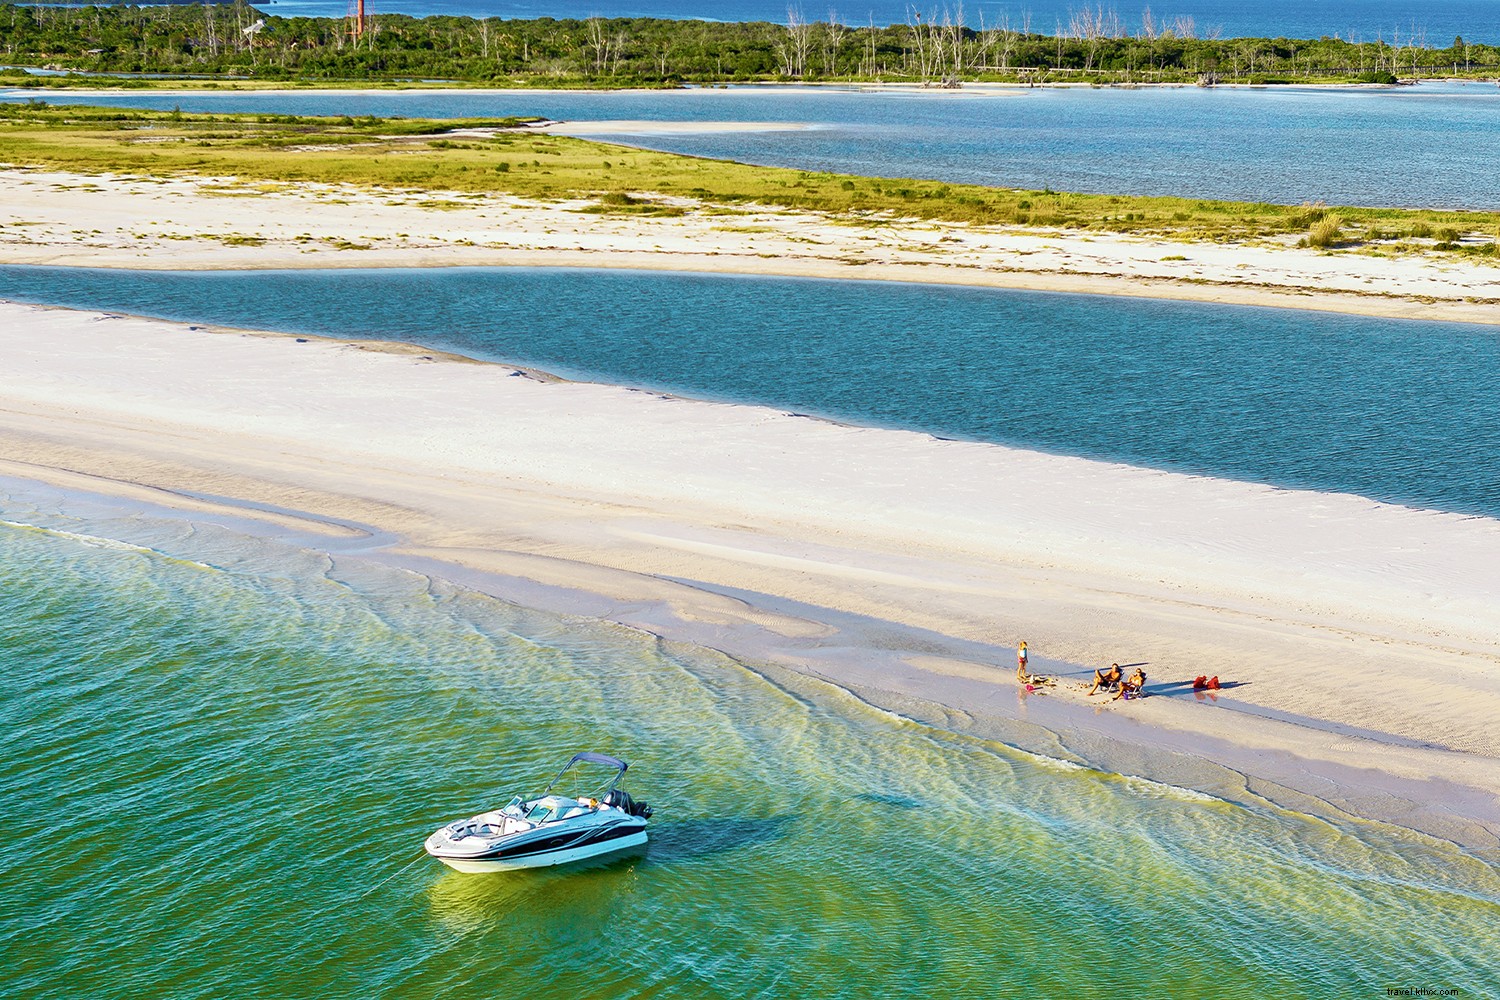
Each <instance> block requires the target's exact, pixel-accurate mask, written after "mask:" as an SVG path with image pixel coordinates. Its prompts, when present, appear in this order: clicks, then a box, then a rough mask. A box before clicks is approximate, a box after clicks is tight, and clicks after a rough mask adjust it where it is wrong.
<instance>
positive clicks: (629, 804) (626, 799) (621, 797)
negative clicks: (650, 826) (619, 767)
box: [604, 788, 651, 819]
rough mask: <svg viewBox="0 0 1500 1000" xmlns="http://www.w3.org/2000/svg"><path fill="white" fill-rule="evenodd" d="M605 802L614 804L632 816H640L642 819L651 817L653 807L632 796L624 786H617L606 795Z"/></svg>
mask: <svg viewBox="0 0 1500 1000" xmlns="http://www.w3.org/2000/svg"><path fill="white" fill-rule="evenodd" d="M604 804H605V805H610V806H614V807H615V808H616V809H620V810H622V811H624V812H626V813H628V814H630V815H631V816H639V817H640V818H641V819H650V818H651V807H650V806H649V805H647V804H646V803H644V802H637V801H636V800H635V799H633V798H631V797H630V793H629V792H627V791H626V790H625V789H623V788H616V789H615V790H614V791H612V792H610V793H609V794H608V795H606V796H605V797H604Z"/></svg>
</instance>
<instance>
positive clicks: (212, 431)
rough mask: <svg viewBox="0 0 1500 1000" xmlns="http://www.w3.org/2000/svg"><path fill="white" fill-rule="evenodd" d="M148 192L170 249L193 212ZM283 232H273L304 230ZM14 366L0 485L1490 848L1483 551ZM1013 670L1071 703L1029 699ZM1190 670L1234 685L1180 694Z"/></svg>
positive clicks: (1143, 479) (1369, 520)
mask: <svg viewBox="0 0 1500 1000" xmlns="http://www.w3.org/2000/svg"><path fill="white" fill-rule="evenodd" d="M25 180H26V182H27V183H28V184H35V183H36V181H37V177H36V175H27V176H26V178H25ZM6 183H7V184H9V185H10V186H11V187H10V190H12V191H15V190H24V189H25V188H24V186H23V185H20V184H19V182H18V180H17V178H16V177H15V176H11V177H10V178H9V179H8V180H7V181H6ZM91 197H93V196H89V195H84V196H83V198H82V199H81V200H83V201H85V202H87V203H88V204H90V205H91V206H92V207H93V208H94V209H95V210H97V211H99V212H101V213H104V212H105V210H106V209H107V205H108V203H107V201H106V200H103V198H102V196H100V198H99V200H95V201H89V200H88V199H89V198H91ZM159 197H160V201H159V202H158V203H157V204H156V207H155V211H154V217H155V218H156V219H157V220H158V224H159V225H162V226H169V225H174V224H176V223H173V222H172V221H171V220H172V219H173V218H175V217H176V216H175V215H174V213H178V212H181V211H186V210H187V209H188V207H189V206H193V205H196V204H199V203H200V202H202V201H206V200H207V198H206V196H203V195H194V194H192V193H191V192H187V193H184V194H181V195H177V194H174V193H173V188H172V186H164V188H163V190H161V191H160V194H159ZM44 203H45V199H44V198H42V197H41V196H40V195H37V196H36V199H35V200H34V201H33V203H32V204H31V206H30V207H31V209H33V210H34V209H35V207H36V206H37V205H42V204H44ZM213 204H215V205H223V206H228V207H229V208H231V209H233V208H234V207H235V206H237V205H242V204H244V203H243V202H241V201H237V200H234V199H221V200H215V201H214V202H213ZM270 204H271V205H272V206H275V207H274V208H270V209H267V210H266V212H265V213H264V214H265V215H266V216H267V218H265V219H264V220H262V222H261V223H260V224H261V225H263V226H265V227H266V231H271V230H272V229H274V227H277V226H281V225H288V224H289V222H288V220H285V219H282V218H280V217H278V216H277V215H276V213H277V212H278V211H282V210H283V206H292V205H296V204H298V202H297V200H296V198H294V197H291V196H286V197H281V196H278V198H276V199H272V200H271V201H270ZM366 207H368V206H337V205H331V206H328V212H327V213H326V217H327V219H329V220H332V221H331V222H327V223H320V222H319V221H318V220H314V219H311V218H305V219H304V220H303V222H302V228H306V227H308V226H317V225H320V224H328V225H335V224H341V223H347V222H349V221H350V220H352V219H354V218H356V217H358V216H357V212H358V210H360V209H362V208H366ZM491 210H492V211H493V210H494V209H491ZM7 211H17V206H16V204H15V203H14V202H8V203H7ZM57 211H60V209H57ZM287 211H290V209H289V208H288V209H287ZM507 211H513V212H517V213H522V212H524V211H528V210H525V209H520V208H515V209H507ZM345 212H347V213H349V214H348V215H345V214H343V213H345ZM520 217H521V216H519V215H517V216H509V217H508V218H513V219H515V218H520ZM375 221H378V220H371V219H369V218H368V217H365V218H364V221H363V224H364V225H366V226H371V227H373V226H374V225H375ZM239 222H240V224H243V225H248V224H249V223H250V220H249V219H248V218H243V219H241V220H239ZM56 224H57V223H56V222H53V223H49V225H56ZM112 224H118V221H117V220H116V219H114V218H108V217H106V218H101V219H99V221H98V222H96V226H97V227H98V228H101V229H104V228H105V227H106V226H110V225H112ZM28 228H30V229H33V230H34V229H36V228H37V227H28ZM5 231H6V232H7V233H10V232H11V230H10V227H7V229H6V230H5ZM606 242H607V240H606ZM8 252H9V253H12V254H14V252H15V247H14V246H13V245H12V246H11V247H10V250H9V251H8ZM86 252H88V251H87V250H86V249H85V250H80V251H77V252H76V253H75V254H74V255H73V256H68V255H67V254H66V253H65V252H63V251H61V250H60V251H59V253H60V254H62V255H63V256H67V257H68V259H70V260H73V261H75V262H81V261H80V260H79V255H81V254H84V253H86ZM196 252H197V251H195V250H194V248H192V247H189V248H188V250H187V257H188V259H195V260H201V261H203V262H204V263H205V264H206V263H207V262H209V261H217V260H220V259H221V258H220V257H218V256H216V255H215V254H214V253H213V252H211V251H210V250H208V249H207V248H204V249H203V251H202V256H201V257H194V256H193V255H194V253H196ZM332 256H334V255H333V254H332V253H331V252H330V253H320V254H318V255H317V256H316V258H315V259H316V260H317V261H318V262H319V263H324V262H326V259H327V258H328V257H332ZM243 259H245V260H249V259H254V258H243ZM96 262H97V261H96ZM116 263H122V264H123V263H138V261H134V260H128V259H127V258H125V257H124V256H123V255H122V256H121V257H119V258H117V259H116ZM0 351H3V356H4V357H5V358H6V362H5V365H4V366H3V374H0V475H3V476H10V477H15V478H18V479H24V480H31V481H36V482H42V483H49V484H52V485H54V486H58V487H62V488H65V489H71V490H80V491H86V492H90V493H94V494H101V495H106V496H113V497H117V498H120V499H121V500H122V502H127V503H142V504H145V503H150V504H152V505H154V506H155V507H159V508H164V509H172V510H175V511H177V512H178V513H179V514H180V516H182V517H184V518H189V519H191V518H214V517H220V516H225V517H227V516H233V517H236V518H247V517H248V518H252V519H258V520H261V521H264V522H265V523H266V524H267V526H268V530H271V529H276V530H283V529H297V530H300V531H303V532H304V534H305V535H306V538H307V540H308V541H307V544H309V545H316V544H318V542H317V539H318V538H320V537H321V538H332V537H335V536H337V537H347V536H349V535H350V533H351V531H355V530H365V531H369V532H371V533H373V534H375V535H378V537H379V538H380V539H381V540H380V541H378V542H377V541H372V542H371V543H370V551H369V552H368V553H367V555H368V557H370V558H377V559H382V560H386V561H391V562H396V563H398V564H401V565H406V566H410V567H413V568H417V569H420V570H422V571H423V572H429V573H433V574H435V575H440V576H443V577H445V578H449V579H454V580H456V581H459V582H468V583H473V584H474V585H476V586H479V587H481V588H482V589H487V590H489V591H490V592H492V593H497V594H498V595H499V596H502V597H507V598H509V599H513V600H516V601H518V602H520V603H525V604H528V605H529V606H532V607H537V608H541V609H543V610H554V611H559V612H564V613H570V614H581V615H587V616H590V617H596V618H601V619H604V620H608V621H617V622H622V623H625V624H628V625H632V626H635V627H638V628H644V629H649V630H650V631H653V632H655V633H657V634H659V635H662V636H664V637H667V638H669V639H680V640H684V641H688V642H694V643H700V644H703V645H708V646H712V647H714V648H718V649H722V650H724V651H725V652H728V653H730V654H731V655H735V656H738V657H741V658H744V659H746V660H749V661H757V660H762V661H770V662H775V663H778V664H782V665H786V666H790V667H792V668H793V669H798V670H802V671H806V672H809V673H813V674H816V675H818V676H822V677H825V678H827V679H829V680H831V681H833V682H835V683H839V684H846V685H848V686H849V687H851V688H853V689H855V690H857V691H859V692H861V694H862V696H869V697H872V700H876V701H879V700H880V698H882V697H886V696H889V698H890V699H893V700H897V701H899V700H900V699H915V700H919V701H922V702H924V703H930V704H932V705H937V706H945V707H946V708H947V709H949V710H951V711H952V712H954V713H955V718H956V717H959V716H964V715H966V714H967V715H974V714H977V713H982V712H989V713H994V714H997V715H998V714H1005V713H1008V714H1009V716H1011V717H1017V716H1018V715H1019V717H1027V718H1032V719H1034V720H1036V719H1045V720H1052V721H1055V722H1056V723H1057V725H1059V726H1064V727H1066V726H1074V727H1075V728H1076V727H1082V728H1088V727H1095V728H1096V730H1097V732H1098V733H1099V734H1102V738H1103V739H1106V740H1114V739H1116V738H1120V739H1125V738H1128V739H1129V740H1132V741H1135V742H1136V743H1140V744H1143V745H1145V746H1147V747H1151V746H1156V747H1159V748H1161V749H1162V750H1163V751H1165V750H1171V751H1172V752H1187V753H1193V754H1198V755H1201V756H1204V757H1206V758H1208V759H1213V760H1216V761H1219V762H1221V763H1223V764H1225V765H1226V766H1230V767H1233V768H1235V769H1236V770H1237V771H1239V772H1240V773H1244V774H1247V775H1251V776H1257V777H1258V778H1259V779H1264V780H1266V781H1273V782H1277V783H1280V784H1282V785H1285V786H1287V787H1291V788H1294V789H1296V790H1297V791H1298V792H1299V793H1301V794H1304V795H1307V796H1309V797H1312V798H1316V799H1320V800H1324V801H1326V802H1331V803H1334V804H1335V806H1336V807H1337V808H1351V809H1358V808H1362V806H1370V807H1371V808H1372V809H1374V808H1375V807H1376V806H1375V805H1372V804H1378V805H1379V808H1380V809H1383V810H1385V812H1387V813H1388V814H1389V813H1396V814H1400V815H1405V816H1409V817H1411V818H1412V822H1413V823H1414V824H1416V825H1421V824H1429V826H1428V828H1430V829H1433V831H1434V832H1437V833H1439V834H1440V835H1445V836H1446V835H1448V828H1447V826H1446V825H1445V824H1447V823H1449V822H1450V821H1451V822H1452V823H1454V824H1459V825H1462V826H1463V827H1464V829H1465V831H1467V832H1466V833H1465V835H1464V836H1465V837H1466V838H1467V839H1468V840H1469V841H1470V842H1473V841H1475V840H1476V838H1477V839H1478V840H1479V841H1483V839H1484V838H1485V837H1486V836H1488V837H1490V838H1491V841H1492V842H1490V843H1487V844H1485V845H1483V846H1487V847H1489V848H1491V849H1493V848H1494V847H1496V846H1500V840H1496V839H1495V837H1494V831H1500V731H1497V729H1496V727H1495V724H1494V723H1495V719H1497V718H1500V617H1497V613H1496V608H1497V607H1500V522H1497V521H1494V520H1490V519H1485V518H1474V517H1462V516H1457V515H1448V514H1441V513H1434V512H1429V511H1419V510H1413V509H1407V508H1401V507H1395V506H1390V505H1384V504H1379V503H1375V502H1372V501H1370V500H1368V499H1364V498H1361V497H1357V496H1343V495H1330V494H1319V493H1307V492H1296V491H1287V490H1277V489H1272V488H1268V487H1261V486H1254V485H1247V484H1243V483H1235V482H1227V481H1221V480H1213V479H1204V478H1196V477H1191V476H1186V475H1178V474H1172V473H1165V472H1158V471H1151V470H1145V469H1138V468H1132V467H1127V466H1121V465H1112V464H1105V463H1099V462H1091V461H1086V460H1082V459H1075V458H1066V457H1057V456H1051V455H1045V454H1040V453H1034V452H1028V451H1022V450H1016V449H1010V448H1004V447H999V446H993V445H986V444H977V443H967V442H955V441H944V440H938V439H934V438H932V437H929V436H926V435H923V434H918V433H910V432H903V431H892V430H878V429H868V428H857V427H847V426H840V425H837V424H833V423H829V422H825V421H820V420H813V419H807V418H805V417H799V416H795V415H791V414H787V413H782V412H777V411H774V410H769V409H763V408H757V407H749V406H734V405H725V404H716V403H707V402H696V401H690V400H683V399H678V398H673V397H666V396H662V395H660V394H656V393H650V392H642V391H635V390H628V389H624V388H619V387H613V386H607V385H595V384H586V383H572V382H565V381H559V380H552V379H545V378H539V377H527V376H528V374H529V373H524V372H522V373H518V372H517V370H516V369H513V368H510V367H507V366H503V365H490V364H478V363H472V362H465V361H463V360H461V359H452V358H447V357H445V356H442V355H438V354H433V353H430V352H425V351H414V350H411V349H380V348H379V347H378V346H372V345H368V344H365V345H355V344H345V343H340V342H335V341H326V340H319V339H316V338H302V339H298V338H291V337H285V336H277V335H257V334H250V333H244V332H233V331H208V330H203V329H197V328H189V327H187V326H184V325H182V324H173V323H167V322H160V321H151V320H143V319H135V318H129V317H116V316H105V315H101V314H91V313H80V312H71V311H65V310H50V309H42V308H36V307H30V306H23V305H15V304H0ZM226 373H232V375H231V374H226ZM518 375H519V377H518ZM262 508H264V509H262ZM271 508H274V511H272V510H271ZM351 525H353V526H362V527H351ZM386 539H389V540H388V541H387V540H386ZM1021 639H1026V640H1028V642H1029V643H1030V645H1031V648H1032V650H1033V655H1034V660H1033V670H1041V671H1043V672H1049V673H1053V674H1056V675H1058V676H1059V677H1060V681H1059V684H1058V685H1057V686H1056V687H1055V688H1053V689H1051V691H1050V693H1048V694H1045V695H1041V696H1035V695H1033V696H1030V697H1029V698H1027V697H1022V698H1021V699H1020V700H1019V702H1018V687H1017V684H1016V682H1015V679H1014V677H1013V671H1014V659H1013V655H1014V653H1013V651H1014V647H1015V644H1016V643H1017V642H1018V641H1019V640H1021ZM1111 661H1118V662H1120V663H1122V664H1131V663H1144V664H1146V667H1145V669H1146V671H1147V672H1148V675H1149V677H1150V684H1151V686H1152V688H1153V689H1154V691H1155V694H1154V695H1153V696H1152V697H1148V698H1146V699H1144V700H1141V701H1135V702H1109V703H1105V702H1104V701H1103V699H1102V698H1094V699H1089V698H1086V697H1084V695H1083V693H1082V691H1081V690H1078V688H1077V685H1078V682H1079V681H1081V680H1082V679H1084V677H1086V676H1087V671H1088V669H1089V668H1090V667H1092V666H1095V665H1104V664H1108V663H1109V662H1111ZM1198 674H1217V675H1219V676H1220V677H1221V678H1222V679H1223V681H1225V682H1226V683H1227V684H1228V685H1231V686H1229V687H1226V689H1225V690H1223V691H1221V692H1219V693H1218V695H1217V696H1216V697H1215V698H1213V699H1209V698H1204V699H1201V700H1200V699H1197V698H1195V697H1194V696H1193V693H1192V692H1191V690H1189V689H1188V688H1187V687H1186V686H1185V685H1184V683H1183V682H1185V681H1187V680H1188V679H1190V678H1192V677H1194V676H1196V675H1198ZM1096 703H1097V704H1096ZM1393 803H1396V805H1393ZM1434 824H1435V825H1434ZM1485 830H1489V831H1491V832H1490V833H1489V834H1486V833H1484V831H1485ZM1475 831H1479V832H1478V833H1476V832H1475ZM1455 836H1456V835H1455Z"/></svg>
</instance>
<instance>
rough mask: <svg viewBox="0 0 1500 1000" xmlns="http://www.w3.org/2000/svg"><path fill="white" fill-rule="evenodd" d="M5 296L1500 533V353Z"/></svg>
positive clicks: (651, 297)
mask: <svg viewBox="0 0 1500 1000" xmlns="http://www.w3.org/2000/svg"><path fill="white" fill-rule="evenodd" d="M0 297H3V298H11V299H19V300H22V301H30V302H41V303H46V304H50V305H66V306H71V307H77V308H87V309H105V310H120V311H128V312H135V313H142V314H147V315H153V316H162V317H167V318H172V319H180V320H185V321H188V322H195V323H214V324H220V325H225V326H235V327H243V328H249V329H268V330H280V331H285V332H295V333H315V334H326V335H330V336H336V337H347V338H353V339H379V340H399V341H407V342H415V343H422V344H425V345H427V346H430V347H437V348H447V349H451V350H454V351H457V352H460V353H464V354H468V355H470V356H474V357H479V358H485V359H491V360H505V361H510V362H512V363H517V364H524V365H530V366H533V367H538V368H542V369H547V370H550V371H555V372H558V373H560V374H564V375H569V376H574V377H580V378H590V379H596V380H601V381H605V382H611V383H624V384H631V385H639V386H647V387H651V388H656V389H666V390H670V391H674V392H678V393H682V394H685V395H692V396H698V397H706V398H712V399H728V400H734V401H740V402H749V403H757V404H761V405H767V406H773V407H778V408H783V409H788V410H793V411H797V412H807V413H815V414H820V415H824V416H830V417H834V418H837V419H841V420H847V421H850V422H854V423H860V424H873V425H886V426H896V427H903V428H911V429H916V430H922V431H927V432H929V433H932V434H936V435H940V436H948V437H962V438H971V439H976V440H983V441H992V442H997V443H1002V444H1011V445H1018V446H1022V447H1027V448H1033V449H1040V450H1044V451H1052V452H1059V453H1065V454H1072V455H1081V456H1085V457H1090V458H1099V459H1105V460H1110V461H1121V462H1128V463H1131V464H1136V465H1145V466H1150V467H1155V468H1165V469H1172V470H1178V471H1184V472H1190V473H1195V474H1204V475H1211V476H1216V477H1221V478H1228V479H1238V480H1245V481H1251V482H1264V483H1271V484H1274V485H1277V486H1283V487H1295V488H1305V489H1315V490H1324V491H1332V492H1350V493H1358V494H1360V495H1363V496H1369V497H1372V498H1375V499H1378V500H1385V501H1390V502H1395V503H1402V504H1410V505H1414V506H1421V507H1433V508H1438V509H1443V510H1452V511H1459V512H1465V513H1475V514H1483V515H1486V516H1489V517H1500V465H1497V463H1496V462H1495V461H1494V456H1495V455H1497V454H1500V332H1497V331H1496V329H1495V328H1493V327H1487V326H1477V325H1465V324H1445V323H1423V322H1413V321H1401V320H1384V319H1371V318H1366V317H1358V316H1341V315H1336V314H1329V313H1314V312H1299V311H1296V310H1284V309H1258V308H1246V307H1231V306H1212V305H1206V304H1198V303H1183V302H1169V301H1162V300H1150V299H1122V298H1118V297H1108V296H1088V295H1055V294H1045V293H1038V292H1020V291H1007V290H996V289H980V288H964V287H951V286H942V285H915V284H910V285H909V284H899V283H889V282H847V281H846V282H839V281H814V280H798V279H786V278H745V277H727V276H713V275H695V274H670V273H665V272H654V271H651V272H631V271H615V270H604V271H600V270H584V269H532V268H453V269H386V270H357V271H346V270H338V271H250V272H180V273H172V272H130V271H118V270H88V269H75V268H34V267H0Z"/></svg>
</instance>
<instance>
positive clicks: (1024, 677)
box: [1016, 642, 1031, 684]
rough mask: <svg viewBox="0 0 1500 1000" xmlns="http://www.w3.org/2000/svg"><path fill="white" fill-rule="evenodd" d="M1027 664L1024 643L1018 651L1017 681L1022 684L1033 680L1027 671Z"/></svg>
mask: <svg viewBox="0 0 1500 1000" xmlns="http://www.w3.org/2000/svg"><path fill="white" fill-rule="evenodd" d="M1027 662H1028V661H1027V657H1026V643H1024V642H1022V643H1021V648H1020V649H1018V650H1016V680H1018V681H1020V682H1021V683H1022V684H1025V683H1026V682H1027V681H1029V680H1031V674H1029V673H1027V671H1026V664H1027Z"/></svg>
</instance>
